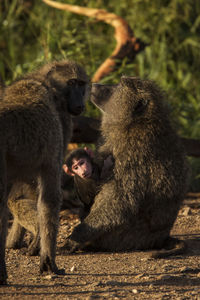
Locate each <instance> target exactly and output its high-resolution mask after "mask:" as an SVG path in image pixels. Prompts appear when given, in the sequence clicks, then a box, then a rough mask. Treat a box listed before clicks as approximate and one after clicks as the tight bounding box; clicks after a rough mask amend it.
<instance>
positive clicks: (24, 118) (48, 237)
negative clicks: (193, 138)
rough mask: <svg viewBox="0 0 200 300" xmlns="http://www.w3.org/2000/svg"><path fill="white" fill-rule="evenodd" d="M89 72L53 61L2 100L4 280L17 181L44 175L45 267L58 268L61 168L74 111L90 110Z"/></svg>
mask: <svg viewBox="0 0 200 300" xmlns="http://www.w3.org/2000/svg"><path fill="white" fill-rule="evenodd" d="M87 91H88V77H87V75H86V73H85V71H84V69H83V68H82V67H80V66H79V65H78V64H77V63H75V62H71V61H61V62H53V63H50V64H47V65H45V66H44V67H42V68H41V69H39V70H37V71H36V72H33V73H32V74H29V75H27V76H25V77H24V78H22V79H20V80H17V81H16V82H14V83H12V84H11V85H10V86H8V87H6V88H5V90H4V95H3V101H0V268H1V271H0V284H6V278H7V272H6V265H5V240H6V232H7V204H6V203H7V198H8V194H9V192H10V189H11V187H12V185H13V184H14V183H15V182H17V181H20V182H25V183H26V182H27V181H29V182H30V181H31V180H35V179H36V178H37V179H38V183H39V196H38V203H37V207H38V220H39V230H40V240H41V250H40V271H41V272H43V271H48V270H49V271H51V272H57V271H58V269H57V266H56V263H55V248H56V235H57V227H58V216H59V209H60V202H61V201H60V198H61V188H60V186H61V184H60V182H61V168H62V162H63V156H64V153H65V149H66V146H67V143H68V142H69V140H70V137H71V131H72V120H71V115H79V114H80V113H81V112H82V111H83V109H84V101H85V99H86V97H87V96H88V95H87V94H88V93H87Z"/></svg>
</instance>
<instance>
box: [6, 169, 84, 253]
mask: <svg viewBox="0 0 200 300" xmlns="http://www.w3.org/2000/svg"><path fill="white" fill-rule="evenodd" d="M61 192H62V204H61V210H64V212H63V213H65V214H66V213H68V214H69V211H72V212H74V213H76V214H78V215H79V216H80V217H82V216H84V215H85V214H86V210H85V207H84V204H83V203H82V202H81V201H80V200H79V199H78V198H77V196H76V192H75V190H74V183H73V177H72V176H70V175H67V174H66V173H65V172H64V171H62V180H61ZM37 198H38V188H37V185H36V183H35V182H31V183H30V184H27V183H22V182H21V183H19V182H18V183H16V184H14V186H13V187H12V190H11V192H10V194H9V198H8V208H9V210H10V212H11V214H12V216H13V222H12V226H11V228H10V230H9V234H8V236H7V240H6V247H7V248H9V249H21V248H23V251H24V253H25V254H27V255H31V256H32V255H38V253H39V249H40V245H39V241H40V237H39V222H38V214H37ZM26 231H29V232H31V234H32V237H33V238H32V241H31V243H30V244H29V245H28V249H27V250H25V248H24V235H25V233H26Z"/></svg>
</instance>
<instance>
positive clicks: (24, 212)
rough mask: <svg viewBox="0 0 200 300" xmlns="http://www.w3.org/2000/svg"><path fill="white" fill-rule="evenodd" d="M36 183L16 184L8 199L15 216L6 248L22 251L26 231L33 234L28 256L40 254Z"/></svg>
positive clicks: (9, 206)
mask: <svg viewBox="0 0 200 300" xmlns="http://www.w3.org/2000/svg"><path fill="white" fill-rule="evenodd" d="M37 198H38V191H37V184H36V182H31V183H30V184H26V183H19V182H18V183H15V184H14V185H13V187H12V189H11V192H10V194H9V198H8V208H9V209H10V212H11V213H12V215H13V223H12V226H11V229H10V231H9V234H8V236H7V240H6V247H7V248H12V249H20V248H22V245H23V238H24V234H25V231H26V230H28V231H30V232H31V233H32V241H31V243H30V244H29V246H28V250H27V254H28V255H37V254H38V253H39V222H38V214H37Z"/></svg>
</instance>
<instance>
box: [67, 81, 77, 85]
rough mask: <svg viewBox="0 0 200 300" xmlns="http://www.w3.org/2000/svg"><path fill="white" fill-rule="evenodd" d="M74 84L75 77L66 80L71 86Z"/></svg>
mask: <svg viewBox="0 0 200 300" xmlns="http://www.w3.org/2000/svg"><path fill="white" fill-rule="evenodd" d="M75 84H76V79H70V80H68V81H67V85H69V86H72V85H75Z"/></svg>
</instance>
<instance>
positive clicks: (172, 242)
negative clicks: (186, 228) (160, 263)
mask: <svg viewBox="0 0 200 300" xmlns="http://www.w3.org/2000/svg"><path fill="white" fill-rule="evenodd" d="M186 248H187V245H186V243H185V242H184V241H182V240H179V239H176V238H172V237H169V239H167V241H166V248H164V249H162V250H156V251H153V252H151V255H150V257H151V258H156V259H157V258H165V257H168V256H172V255H180V254H183V253H185V251H186Z"/></svg>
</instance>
